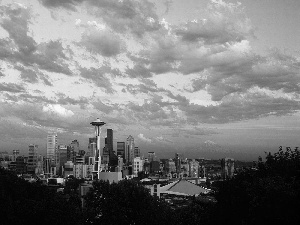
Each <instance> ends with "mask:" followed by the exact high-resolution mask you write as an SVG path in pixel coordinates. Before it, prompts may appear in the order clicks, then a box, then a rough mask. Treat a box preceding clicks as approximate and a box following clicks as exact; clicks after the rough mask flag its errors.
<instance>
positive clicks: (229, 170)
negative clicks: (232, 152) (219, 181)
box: [221, 158, 234, 179]
mask: <svg viewBox="0 0 300 225" xmlns="http://www.w3.org/2000/svg"><path fill="white" fill-rule="evenodd" d="M221 170H222V171H221V174H222V178H223V179H228V178H232V177H233V173H234V159H231V158H224V159H222V160H221Z"/></svg>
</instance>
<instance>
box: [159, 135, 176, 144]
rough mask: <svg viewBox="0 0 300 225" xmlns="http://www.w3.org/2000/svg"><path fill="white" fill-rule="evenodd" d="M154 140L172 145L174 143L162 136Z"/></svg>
mask: <svg viewBox="0 0 300 225" xmlns="http://www.w3.org/2000/svg"><path fill="white" fill-rule="evenodd" d="M155 140H157V141H159V142H166V143H174V141H172V140H170V139H168V138H164V137H163V136H159V137H156V138H155Z"/></svg>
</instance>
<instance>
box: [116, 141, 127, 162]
mask: <svg viewBox="0 0 300 225" xmlns="http://www.w3.org/2000/svg"><path fill="white" fill-rule="evenodd" d="M117 156H120V157H122V158H123V159H125V142H117Z"/></svg>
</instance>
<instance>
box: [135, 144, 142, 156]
mask: <svg viewBox="0 0 300 225" xmlns="http://www.w3.org/2000/svg"><path fill="white" fill-rule="evenodd" d="M136 157H141V152H140V148H139V147H137V146H136V147H134V158H136Z"/></svg>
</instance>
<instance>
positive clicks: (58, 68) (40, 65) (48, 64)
mask: <svg viewBox="0 0 300 225" xmlns="http://www.w3.org/2000/svg"><path fill="white" fill-rule="evenodd" d="M1 10H2V11H3V15H4V16H3V17H2V19H1V20H0V24H1V26H2V27H3V28H4V29H5V30H6V31H7V32H8V34H9V38H10V40H8V39H5V40H1V43H0V48H1V50H3V51H2V52H3V53H2V54H1V53H0V57H2V58H4V59H6V60H7V61H8V62H9V63H10V64H12V65H18V64H22V65H23V67H34V68H35V67H37V68H36V70H45V71H48V72H56V73H63V74H66V75H71V71H70V69H69V68H68V66H67V64H66V63H64V60H65V59H66V56H65V54H64V52H63V51H64V48H63V47H62V43H61V42H60V41H58V40H57V41H49V42H42V43H40V44H37V43H36V41H35V40H34V39H33V37H31V36H29V33H30V32H29V24H30V22H31V19H32V15H31V14H32V12H31V9H30V8H26V7H22V6H20V5H19V4H11V5H8V6H1ZM16 68H21V67H20V66H18V67H16ZM25 76H26V75H25ZM23 77H24V76H23ZM30 77H31V78H33V76H32V75H31V76H30ZM27 78H28V77H27ZM42 79H43V78H42ZM43 80H44V82H45V83H47V80H45V79H43ZM49 83H50V82H49V81H48V84H49Z"/></svg>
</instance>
